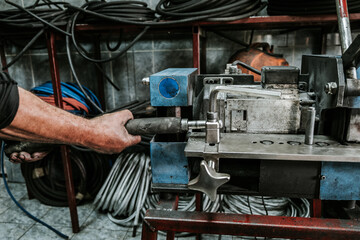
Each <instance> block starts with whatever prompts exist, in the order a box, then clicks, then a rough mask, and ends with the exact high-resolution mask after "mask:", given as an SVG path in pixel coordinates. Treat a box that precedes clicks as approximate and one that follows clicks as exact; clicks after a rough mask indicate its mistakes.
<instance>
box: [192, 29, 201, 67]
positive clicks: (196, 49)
mask: <svg viewBox="0 0 360 240" xmlns="http://www.w3.org/2000/svg"><path fill="white" fill-rule="evenodd" d="M193 66H194V68H197V69H198V73H199V74H200V28H199V27H198V26H194V27H193Z"/></svg>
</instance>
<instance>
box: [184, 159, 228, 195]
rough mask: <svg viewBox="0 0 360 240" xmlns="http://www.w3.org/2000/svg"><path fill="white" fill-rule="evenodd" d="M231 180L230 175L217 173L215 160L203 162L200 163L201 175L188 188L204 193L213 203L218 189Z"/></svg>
mask: <svg viewBox="0 0 360 240" xmlns="http://www.w3.org/2000/svg"><path fill="white" fill-rule="evenodd" d="M229 180H230V175H229V174H227V173H218V172H216V170H215V163H214V161H213V160H210V161H209V162H206V161H205V160H203V161H201V163H200V173H199V175H198V176H197V177H196V178H194V179H193V180H191V181H190V182H189V183H188V188H189V189H192V190H197V191H200V192H203V193H205V194H206V195H207V196H208V197H209V198H210V200H211V201H215V200H216V193H217V189H218V188H219V187H220V186H221V185H223V184H225V183H227V182H228V181H229Z"/></svg>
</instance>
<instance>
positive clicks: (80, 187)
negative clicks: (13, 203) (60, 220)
mask: <svg viewBox="0 0 360 240" xmlns="http://www.w3.org/2000/svg"><path fill="white" fill-rule="evenodd" d="M69 156H70V160H71V165H72V175H73V179H74V188H75V194H76V196H75V197H76V201H77V204H80V203H82V202H84V201H85V200H91V199H93V198H94V197H95V196H96V194H97V192H98V191H99V190H100V188H101V186H102V184H103V183H104V181H105V179H106V177H107V175H108V173H109V171H110V162H109V161H107V160H106V159H105V158H104V156H102V155H99V154H97V153H94V152H81V151H78V150H76V149H73V148H71V149H70V153H69ZM21 171H22V174H23V176H24V178H25V181H26V185H27V187H28V191H29V192H30V193H31V194H32V195H33V196H34V197H35V198H36V199H38V200H39V201H40V202H42V203H43V204H46V205H51V206H61V207H63V206H68V201H67V193H66V185H65V177H64V168H63V164H62V160H61V154H60V151H59V149H57V150H54V151H52V152H51V153H49V155H48V156H46V157H45V158H44V159H42V160H40V161H37V162H32V163H24V164H21Z"/></svg>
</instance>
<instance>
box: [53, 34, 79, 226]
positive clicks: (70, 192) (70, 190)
mask: <svg viewBox="0 0 360 240" xmlns="http://www.w3.org/2000/svg"><path fill="white" fill-rule="evenodd" d="M46 36H47V39H46V40H47V47H48V54H49V62H50V72H51V80H52V84H53V90H54V98H55V103H56V106H57V107H59V108H63V100H62V94H61V85H60V73H59V67H58V64H57V60H56V46H55V34H54V33H48V34H47V35H46ZM60 149H61V158H62V161H63V165H64V174H65V184H66V192H67V197H68V204H69V210H70V218H71V224H72V230H73V232H74V233H78V232H80V227H79V219H78V214H77V209H76V198H75V189H74V183H73V177H72V170H71V162H70V157H69V149H68V147H67V146H65V145H62V146H61V147H60Z"/></svg>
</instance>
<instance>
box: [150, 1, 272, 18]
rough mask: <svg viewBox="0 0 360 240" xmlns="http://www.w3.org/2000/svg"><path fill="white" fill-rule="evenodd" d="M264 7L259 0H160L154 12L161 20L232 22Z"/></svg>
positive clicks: (255, 12)
mask: <svg viewBox="0 0 360 240" xmlns="http://www.w3.org/2000/svg"><path fill="white" fill-rule="evenodd" d="M265 5H266V4H265V3H262V2H261V1H260V0H230V1H227V0H220V1H214V0H200V1H198V0H160V2H159V3H158V4H157V6H156V12H157V13H158V14H159V15H161V16H162V18H163V19H184V18H189V19H191V18H202V20H207V21H234V20H237V19H241V18H245V17H249V16H252V15H255V14H257V13H258V12H259V11H261V10H262V9H263V8H264V7H265Z"/></svg>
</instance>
